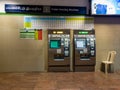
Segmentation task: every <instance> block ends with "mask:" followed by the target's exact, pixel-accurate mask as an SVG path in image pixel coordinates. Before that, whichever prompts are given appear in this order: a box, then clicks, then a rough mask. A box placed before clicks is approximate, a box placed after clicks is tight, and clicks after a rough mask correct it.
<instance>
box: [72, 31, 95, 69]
mask: <svg viewBox="0 0 120 90" xmlns="http://www.w3.org/2000/svg"><path fill="white" fill-rule="evenodd" d="M95 60H96V47H95V31H94V30H74V70H75V71H94V66H95V62H96V61H95ZM89 67H90V68H89Z"/></svg>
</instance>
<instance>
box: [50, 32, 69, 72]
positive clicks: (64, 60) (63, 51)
mask: <svg viewBox="0 0 120 90" xmlns="http://www.w3.org/2000/svg"><path fill="white" fill-rule="evenodd" d="M48 71H70V30H48Z"/></svg>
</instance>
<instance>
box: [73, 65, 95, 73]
mask: <svg viewBox="0 0 120 90" xmlns="http://www.w3.org/2000/svg"><path fill="white" fill-rule="evenodd" d="M74 71H75V72H94V71H95V66H75V69H74Z"/></svg>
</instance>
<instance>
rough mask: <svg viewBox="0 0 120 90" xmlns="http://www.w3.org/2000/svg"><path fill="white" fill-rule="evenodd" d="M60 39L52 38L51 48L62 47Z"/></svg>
mask: <svg viewBox="0 0 120 90" xmlns="http://www.w3.org/2000/svg"><path fill="white" fill-rule="evenodd" d="M60 46H61V43H60V40H50V48H60Z"/></svg>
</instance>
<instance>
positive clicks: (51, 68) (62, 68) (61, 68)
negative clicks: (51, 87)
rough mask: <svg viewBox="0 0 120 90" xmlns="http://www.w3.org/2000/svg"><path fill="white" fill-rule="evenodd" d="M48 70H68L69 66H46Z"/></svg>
mask: <svg viewBox="0 0 120 90" xmlns="http://www.w3.org/2000/svg"><path fill="white" fill-rule="evenodd" d="M48 72H70V66H69V67H68V66H62V67H58V66H56V67H48Z"/></svg>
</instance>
